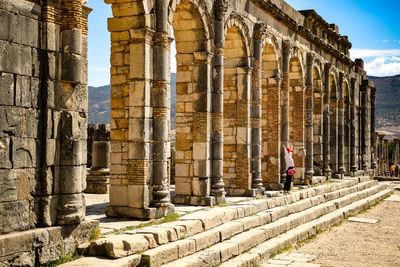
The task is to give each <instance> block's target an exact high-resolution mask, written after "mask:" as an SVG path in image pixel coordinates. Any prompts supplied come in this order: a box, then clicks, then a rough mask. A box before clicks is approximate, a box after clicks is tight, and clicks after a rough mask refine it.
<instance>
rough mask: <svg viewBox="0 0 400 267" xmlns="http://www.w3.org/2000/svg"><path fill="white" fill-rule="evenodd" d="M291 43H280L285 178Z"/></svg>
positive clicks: (284, 176) (282, 165)
mask: <svg viewBox="0 0 400 267" xmlns="http://www.w3.org/2000/svg"><path fill="white" fill-rule="evenodd" d="M290 56H291V44H290V41H288V40H284V41H283V43H282V84H281V101H282V102H281V112H282V117H281V119H282V121H281V144H282V145H281V148H280V150H281V174H282V175H281V177H282V178H284V179H285V178H286V172H285V170H286V163H285V153H284V151H283V148H282V146H285V147H287V146H288V145H289V69H290Z"/></svg>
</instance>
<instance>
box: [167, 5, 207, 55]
mask: <svg viewBox="0 0 400 267" xmlns="http://www.w3.org/2000/svg"><path fill="white" fill-rule="evenodd" d="M182 2H189V3H191V4H192V6H193V7H195V8H194V9H193V10H196V11H197V12H198V14H199V15H200V17H201V20H202V22H203V27H204V31H205V36H206V41H207V46H208V48H209V50H211V47H212V45H213V41H212V40H213V39H214V31H213V28H212V19H211V16H210V14H209V12H208V11H207V6H206V4H205V3H204V1H201V0H170V3H169V22H170V24H172V21H173V16H174V13H175V12H176V9H177V7H178V6H179V5H180V4H181V3H182Z"/></svg>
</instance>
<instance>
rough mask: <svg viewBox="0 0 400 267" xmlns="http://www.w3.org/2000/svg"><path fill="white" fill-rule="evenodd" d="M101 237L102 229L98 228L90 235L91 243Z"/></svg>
mask: <svg viewBox="0 0 400 267" xmlns="http://www.w3.org/2000/svg"><path fill="white" fill-rule="evenodd" d="M100 237H101V232H100V227H98V226H96V228H94V229H93V231H92V233H91V234H90V241H94V240H97V239H99V238H100Z"/></svg>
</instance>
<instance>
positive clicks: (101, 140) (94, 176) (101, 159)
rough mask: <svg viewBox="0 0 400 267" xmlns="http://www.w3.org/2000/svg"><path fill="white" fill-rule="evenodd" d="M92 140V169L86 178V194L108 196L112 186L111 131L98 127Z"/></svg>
mask: <svg viewBox="0 0 400 267" xmlns="http://www.w3.org/2000/svg"><path fill="white" fill-rule="evenodd" d="M96 126H97V127H96V128H97V129H96V130H95V131H94V132H93V137H91V138H92V140H93V141H92V167H91V169H90V171H89V174H88V175H87V176H86V189H85V193H92V194H108V192H109V185H110V149H111V146H110V129H109V125H106V124H100V125H96Z"/></svg>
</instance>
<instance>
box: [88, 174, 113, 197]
mask: <svg viewBox="0 0 400 267" xmlns="http://www.w3.org/2000/svg"><path fill="white" fill-rule="evenodd" d="M84 192H85V193H89V194H108V193H109V192H110V171H109V170H108V172H107V171H106V172H99V171H90V173H89V175H88V176H87V177H86V189H85V191H84Z"/></svg>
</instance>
